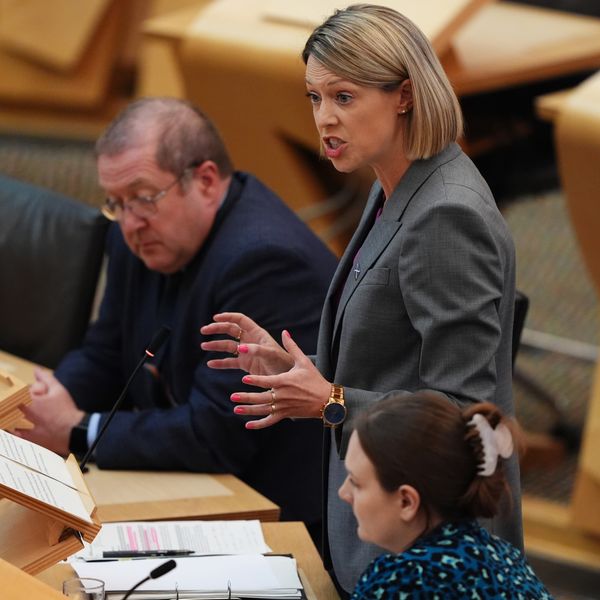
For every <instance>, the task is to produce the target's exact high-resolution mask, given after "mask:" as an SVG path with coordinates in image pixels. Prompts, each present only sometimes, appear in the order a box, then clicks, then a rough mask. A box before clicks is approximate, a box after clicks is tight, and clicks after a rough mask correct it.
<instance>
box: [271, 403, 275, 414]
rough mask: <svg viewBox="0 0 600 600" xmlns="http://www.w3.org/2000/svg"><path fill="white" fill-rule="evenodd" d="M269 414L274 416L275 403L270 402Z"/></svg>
mask: <svg viewBox="0 0 600 600" xmlns="http://www.w3.org/2000/svg"><path fill="white" fill-rule="evenodd" d="M271 414H272V415H274V414H275V402H271Z"/></svg>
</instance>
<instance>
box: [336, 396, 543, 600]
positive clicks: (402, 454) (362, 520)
mask: <svg viewBox="0 0 600 600" xmlns="http://www.w3.org/2000/svg"><path fill="white" fill-rule="evenodd" d="M515 429H516V428H515V427H514V425H513V423H511V422H507V421H505V420H504V419H503V417H502V414H501V413H500V411H499V410H498V408H497V407H496V406H495V405H493V404H489V403H477V404H474V405H470V406H469V407H468V408H466V409H461V408H460V407H458V406H456V405H455V404H452V403H450V402H448V398H447V397H446V396H444V395H442V394H440V393H438V392H433V391H429V390H427V391H420V392H416V393H412V394H411V393H401V394H398V393H391V394H389V396H388V397H387V398H385V399H384V400H382V401H381V402H379V403H377V404H376V405H374V406H373V407H372V408H371V409H370V410H368V411H367V412H365V413H363V414H362V415H361V416H360V417H359V418H358V419H357V421H356V424H355V430H354V432H353V433H352V436H351V438H350V444H349V447H348V453H347V455H346V470H347V472H348V475H347V477H346V480H345V481H344V483H343V485H342V486H341V488H340V490H339V495H340V497H341V498H342V500H345V501H346V502H348V503H349V504H350V505H351V506H352V510H353V512H354V516H355V517H356V520H357V522H358V532H357V533H358V536H359V538H360V539H361V540H363V541H367V542H373V543H375V544H378V545H379V546H381V547H383V548H385V549H386V550H389V551H390V553H389V554H383V555H381V556H379V557H378V558H376V559H375V560H374V561H373V562H372V563H371V564H370V565H369V567H368V568H367V570H366V571H365V572H364V573H363V575H362V576H361V577H360V579H359V581H358V583H357V585H356V587H355V589H354V595H353V596H352V599H353V600H367V599H377V600H385V599H387V600H391V599H394V600H398V599H399V598H413V599H414V598H443V599H444V600H446V599H449V598H467V597H468V598H472V597H477V598H522V599H534V598H535V599H536V600H540V599H542V600H543V599H547V598H551V597H552V596H551V595H550V594H549V592H548V591H547V590H546V589H545V587H544V585H543V584H542V583H541V581H540V580H539V579H538V578H537V577H536V575H535V574H534V572H533V571H532V570H531V567H530V566H529V565H528V564H527V562H526V560H525V558H524V556H523V555H522V554H521V552H520V551H519V550H518V549H517V548H515V547H514V546H513V545H511V544H510V543H509V542H506V541H504V540H501V539H500V538H498V537H495V536H493V535H491V534H490V533H488V532H487V531H486V530H485V529H484V528H483V527H481V526H480V525H479V524H478V523H477V521H476V520H475V519H476V518H479V517H485V518H488V517H492V516H494V515H495V514H496V512H497V509H498V502H499V500H500V497H501V496H502V494H503V493H504V492H505V491H506V489H507V483H506V479H505V476H504V473H503V465H502V463H501V462H499V460H498V459H499V458H508V457H509V456H510V455H511V454H512V453H513V432H514V431H515Z"/></svg>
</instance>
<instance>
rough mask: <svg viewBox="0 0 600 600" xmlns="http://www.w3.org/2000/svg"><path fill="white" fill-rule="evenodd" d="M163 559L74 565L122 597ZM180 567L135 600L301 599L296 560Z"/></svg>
mask: <svg viewBox="0 0 600 600" xmlns="http://www.w3.org/2000/svg"><path fill="white" fill-rule="evenodd" d="M164 562H165V559H164V558H162V559H156V558H153V559H144V560H119V561H103V562H100V561H99V562H86V561H74V562H72V563H71V564H72V566H73V568H74V569H75V571H76V572H77V575H78V576H79V577H95V578H97V579H102V580H103V581H104V582H105V589H106V592H107V598H115V599H116V598H119V599H120V598H122V597H123V595H124V594H125V593H126V592H127V591H128V590H129V589H131V588H132V587H133V586H134V585H135V584H136V583H137V582H138V581H141V580H142V579H144V578H146V577H147V576H148V574H149V573H150V571H152V570H153V569H155V568H156V567H158V566H159V565H161V564H163V563H164ZM176 562H177V567H176V568H175V569H173V570H172V571H170V572H169V573H167V574H166V575H163V576H162V577H160V578H159V579H154V580H150V581H148V582H146V583H144V584H142V585H141V586H140V587H139V588H138V589H137V591H136V592H134V593H133V594H132V595H131V596H130V598H131V599H134V600H157V599H160V600H163V599H173V600H175V599H176V598H179V599H180V600H195V599H198V600H204V599H209V598H210V599H215V600H219V599H226V598H261V599H263V598H273V599H279V600H285V599H290V600H291V599H300V598H302V584H301V583H300V579H299V577H298V572H297V567H296V561H295V559H293V558H290V557H287V556H261V555H257V554H253V555H238V556H193V557H185V558H177V559H176Z"/></svg>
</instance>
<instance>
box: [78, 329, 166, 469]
mask: <svg viewBox="0 0 600 600" xmlns="http://www.w3.org/2000/svg"><path fill="white" fill-rule="evenodd" d="M170 333H171V330H170V329H169V327H167V326H165V325H163V326H162V327H161V328H160V329H159V331H158V332H157V333H156V335H155V336H154V337H153V338H152V341H151V342H150V344H149V345H148V348H147V349H146V350H145V351H144V355H143V356H142V358H141V360H140V362H139V363H138V364H137V366H136V367H135V369H134V370H133V373H131V375H130V376H129V379H128V380H127V383H126V384H125V387H124V388H123V391H122V392H121V395H120V396H119V397H118V398H117V401H116V402H115V404H114V406H113V407H112V410H111V411H110V413H109V414H108V417H107V419H106V421H104V424H103V425H102V427H101V428H100V431H99V432H98V435H97V436H96V439H95V440H94V441H93V443H92V445H91V446H90V447H89V448H88V451H87V452H86V453H85V455H84V457H83V458H82V459H81V462H80V463H79V468H80V469H81V472H82V473H85V472H87V471H88V468H87V467H86V464H87V463H88V461H89V460H90V458H91V456H92V454H93V453H94V450H95V449H96V446H97V445H98V442H99V441H100V438H101V437H102V435H103V434H104V432H105V431H106V428H107V427H108V425H109V424H110V422H111V420H112V418H113V417H114V416H115V413H116V412H117V410H119V407H120V406H121V404H122V403H123V400H124V398H125V396H126V394H127V390H128V389H129V386H130V385H131V382H132V381H133V378H134V377H135V376H136V374H137V372H138V371H139V370H140V369H141V368H142V366H143V365H144V363H145V362H146V360H147V359H148V358H152V357H153V356H154V355H155V354H156V352H157V350H158V349H159V348H160V347H161V346H162V345H163V343H164V341H165V340H166V339H167V337H169V334H170Z"/></svg>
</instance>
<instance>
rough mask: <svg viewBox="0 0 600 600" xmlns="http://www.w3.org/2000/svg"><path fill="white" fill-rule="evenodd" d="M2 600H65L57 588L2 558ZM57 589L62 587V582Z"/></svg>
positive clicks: (0, 574) (0, 575) (0, 572)
mask: <svg viewBox="0 0 600 600" xmlns="http://www.w3.org/2000/svg"><path fill="white" fill-rule="evenodd" d="M0 581H1V582H2V600H31V599H32V598H33V599H34V600H65V598H66V596H63V595H62V594H61V593H60V592H57V591H56V589H53V587H50V586H49V585H48V584H46V583H43V582H42V581H40V580H39V579H37V578H35V577H32V576H31V575H28V574H27V573H25V572H24V571H21V569H17V567H15V566H14V565H11V564H10V563H8V562H6V561H5V560H2V559H0ZM57 589H61V586H60V582H59V583H58V586H57Z"/></svg>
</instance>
